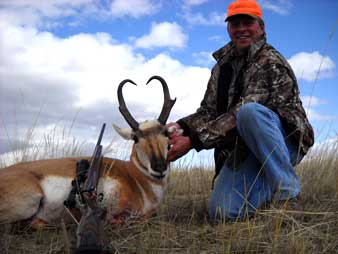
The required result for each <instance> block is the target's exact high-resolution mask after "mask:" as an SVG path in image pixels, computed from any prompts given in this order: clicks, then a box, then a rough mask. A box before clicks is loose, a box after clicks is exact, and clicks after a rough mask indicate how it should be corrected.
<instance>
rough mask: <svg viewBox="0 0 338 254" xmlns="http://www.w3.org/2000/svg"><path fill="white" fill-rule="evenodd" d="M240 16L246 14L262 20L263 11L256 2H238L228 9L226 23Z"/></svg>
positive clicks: (251, 0) (241, 0)
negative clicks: (233, 17)
mask: <svg viewBox="0 0 338 254" xmlns="http://www.w3.org/2000/svg"><path fill="white" fill-rule="evenodd" d="M238 14H245V15H249V16H252V17H254V18H257V17H258V18H260V19H262V9H261V7H260V6H259V5H258V3H256V1H255V0H237V1H235V2H233V3H231V4H230V5H229V7H228V13H227V18H226V19H225V21H228V19H229V18H230V17H232V16H235V15H238Z"/></svg>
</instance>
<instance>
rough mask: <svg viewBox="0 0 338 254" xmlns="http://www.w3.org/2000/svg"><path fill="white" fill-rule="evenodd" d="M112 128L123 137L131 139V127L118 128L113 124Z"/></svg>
mask: <svg viewBox="0 0 338 254" xmlns="http://www.w3.org/2000/svg"><path fill="white" fill-rule="evenodd" d="M113 128H114V130H115V131H116V132H117V133H118V134H119V135H120V136H121V137H122V138H124V139H126V140H131V139H132V137H133V131H132V129H131V128H123V129H122V128H120V127H118V126H116V125H115V124H113Z"/></svg>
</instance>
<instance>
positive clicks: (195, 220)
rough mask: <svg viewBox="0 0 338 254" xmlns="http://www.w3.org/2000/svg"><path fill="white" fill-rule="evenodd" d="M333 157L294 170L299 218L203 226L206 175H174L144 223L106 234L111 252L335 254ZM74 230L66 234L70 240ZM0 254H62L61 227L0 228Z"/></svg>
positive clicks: (264, 215)
mask: <svg viewBox="0 0 338 254" xmlns="http://www.w3.org/2000/svg"><path fill="white" fill-rule="evenodd" d="M337 154H338V153H337V150H336V149H335V148H332V147H331V148H330V150H329V151H324V152H323V151H322V152H320V153H319V154H312V155H310V156H308V159H307V160H305V161H304V162H302V163H301V164H300V165H299V166H298V168H297V171H298V174H299V175H300V179H301V184H302V205H303V206H304V208H305V211H304V213H303V215H304V216H303V218H302V219H297V220H296V219H294V218H293V216H292V214H290V213H288V212H286V211H278V210H268V211H264V212H260V213H258V214H257V216H256V217H255V218H253V219H251V220H248V221H244V222H235V223H220V224H218V225H210V224H209V223H208V221H207V219H206V207H207V202H208V197H209V193H210V187H211V179H212V177H213V171H212V170H209V169H205V168H190V169H174V170H172V173H171V179H170V186H169V189H168V193H167V195H166V197H165V200H164V202H163V203H162V205H161V207H160V208H159V210H158V212H157V214H156V215H155V216H154V217H153V218H151V219H150V220H148V221H146V222H141V223H138V224H134V225H130V226H126V227H120V228H114V229H112V228H110V227H109V226H107V227H106V232H107V235H108V238H109V243H110V247H111V251H112V253H276V254H282V253H285V254H287V253H304V254H305V253H306V254H309V253H315V254H317V253H338V198H337V187H336V183H337V167H338V166H337V165H338V163H337ZM71 232H74V226H71V227H70V229H69V234H70V235H73V236H74V234H72V233H71ZM0 241H1V242H0V253H66V248H65V241H64V235H63V234H62V228H61V227H51V228H48V229H46V230H44V231H43V232H25V231H23V232H20V233H18V232H14V231H13V229H10V227H9V226H8V225H2V228H1V240H0Z"/></svg>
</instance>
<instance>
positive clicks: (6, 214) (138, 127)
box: [0, 76, 176, 227]
mask: <svg viewBox="0 0 338 254" xmlns="http://www.w3.org/2000/svg"><path fill="white" fill-rule="evenodd" d="M153 79H155V80H158V81H160V82H161V84H162V88H163V93H164V103H163V107H162V111H161V113H160V116H159V117H158V119H157V120H152V121H145V122H142V123H138V122H137V121H136V120H135V119H134V118H133V117H132V116H131V114H130V112H129V110H128V109H127V107H126V105H125V101H124V98H123V94H122V88H123V86H124V84H125V83H128V82H130V83H132V84H134V85H136V84H135V83H134V82H133V81H131V80H129V79H126V80H124V81H122V82H121V83H120V84H119V86H118V92H117V94H118V101H119V110H120V112H121V114H122V116H123V117H124V119H125V120H126V121H127V123H128V124H129V126H130V127H131V128H125V129H121V128H119V127H117V126H115V125H114V126H113V127H114V129H115V130H116V131H117V132H118V133H119V134H120V135H121V136H122V137H123V138H125V139H128V140H133V141H134V144H133V146H132V151H131V155H130V160H128V161H122V160H117V159H111V158H103V159H102V162H101V167H100V176H99V181H98V187H97V193H98V194H101V193H102V194H103V195H100V196H103V198H101V199H100V200H99V201H98V203H99V205H100V206H101V207H103V208H105V210H106V211H107V217H106V219H107V220H108V221H109V222H110V223H112V224H120V223H124V222H125V221H126V220H128V219H130V218H133V219H143V218H148V217H149V216H150V215H152V213H153V212H154V211H155V209H156V208H157V206H158V205H159V203H160V201H161V199H162V197H163V195H164V191H165V189H166V187H167V184H168V173H169V172H168V167H167V162H166V157H167V150H168V130H167V127H166V126H165V123H166V121H167V119H168V117H169V114H170V111H171V108H172V107H173V105H174V103H175V101H176V99H175V100H171V99H170V94H169V90H168V86H167V84H166V82H165V81H164V79H162V78H161V77H159V76H153V77H151V78H150V79H149V80H148V82H147V84H148V83H149V82H150V81H151V80H153ZM79 159H82V158H62V159H50V160H38V161H32V162H24V163H19V164H16V165H12V166H9V167H7V168H3V169H0V223H10V222H16V221H29V223H30V224H31V226H33V227H41V226H44V225H46V224H48V223H51V222H53V221H56V220H59V219H61V217H62V215H63V214H64V212H63V211H64V206H63V202H64V200H65V199H66V198H67V196H68V194H69V192H70V190H71V181H72V180H73V179H74V177H75V175H76V163H77V161H78V160H79Z"/></svg>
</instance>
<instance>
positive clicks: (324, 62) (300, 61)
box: [288, 51, 336, 81]
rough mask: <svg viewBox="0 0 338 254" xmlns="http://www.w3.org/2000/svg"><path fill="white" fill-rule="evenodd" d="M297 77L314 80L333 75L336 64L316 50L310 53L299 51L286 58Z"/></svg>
mask: <svg viewBox="0 0 338 254" xmlns="http://www.w3.org/2000/svg"><path fill="white" fill-rule="evenodd" d="M288 61H289V63H290V64H291V66H292V68H293V70H294V72H295V74H296V76H297V78H298V79H304V80H306V81H314V80H316V78H318V79H321V78H330V77H333V76H334V73H335V69H336V64H335V63H334V62H333V60H332V59H331V58H330V57H329V56H323V55H321V54H320V53H319V52H318V51H314V52H312V53H308V52H300V53H298V54H296V55H294V56H292V57H291V58H290V59H288Z"/></svg>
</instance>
